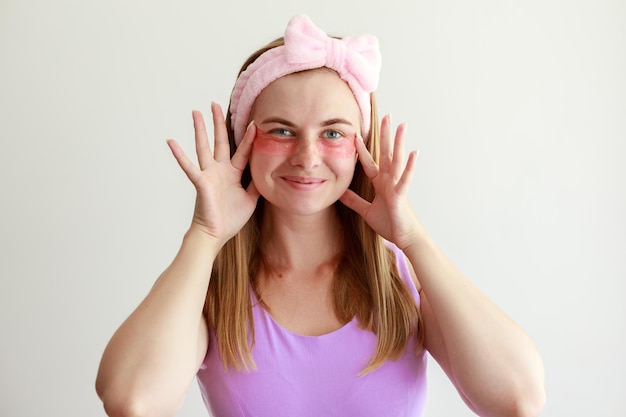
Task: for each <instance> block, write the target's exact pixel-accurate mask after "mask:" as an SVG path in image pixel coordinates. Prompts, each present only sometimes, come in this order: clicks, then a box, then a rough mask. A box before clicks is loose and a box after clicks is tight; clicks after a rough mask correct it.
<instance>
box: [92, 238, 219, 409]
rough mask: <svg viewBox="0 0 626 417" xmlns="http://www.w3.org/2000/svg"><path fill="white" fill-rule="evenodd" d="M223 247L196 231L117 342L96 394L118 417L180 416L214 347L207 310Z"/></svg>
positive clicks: (109, 351)
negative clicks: (191, 386)
mask: <svg viewBox="0 0 626 417" xmlns="http://www.w3.org/2000/svg"><path fill="white" fill-rule="evenodd" d="M217 250H218V248H217V246H216V245H215V243H214V242H213V241H212V240H211V239H210V238H209V237H208V236H207V235H206V234H203V233H201V232H198V231H195V230H190V231H189V232H187V234H186V235H185V237H184V239H183V243H182V245H181V248H180V250H179V252H178V254H177V255H176V257H175V259H174V261H173V262H172V264H171V265H170V266H169V267H168V268H167V269H166V270H165V271H164V272H163V274H162V275H161V276H160V277H159V279H158V280H157V281H156V283H155V284H154V286H153V288H152V289H151V291H150V292H149V294H148V295H147V297H146V298H145V299H144V300H143V301H142V303H141V304H140V305H139V306H138V307H137V309H136V310H135V311H134V312H133V313H132V314H131V315H130V316H129V317H128V319H126V321H125V322H124V323H123V324H122V325H121V326H120V328H119V329H118V330H117V332H116V333H115V334H114V335H113V337H112V338H111V341H110V342H109V344H108V346H107V347H106V349H105V352H104V354H103V356H102V361H101V363H100V368H99V371H98V377H97V380H96V390H97V392H98V395H99V396H100V397H101V399H102V401H103V403H104V406H105V409H106V410H107V413H109V415H112V416H118V415H120V416H136V415H150V416H168V415H174V414H175V412H176V409H177V408H178V407H179V406H180V403H181V402H182V400H183V398H184V395H185V392H186V391H187V388H188V386H189V384H190V383H191V381H192V380H193V377H194V375H195V374H196V372H197V369H198V366H199V360H201V357H202V355H201V352H200V351H201V350H202V349H205V350H206V346H207V343H208V340H207V337H208V336H207V330H206V324H205V321H204V319H203V317H202V308H203V306H204V301H205V297H206V292H207V288H208V283H209V278H210V274H211V268H212V264H213V260H214V259H215V256H216V253H217Z"/></svg>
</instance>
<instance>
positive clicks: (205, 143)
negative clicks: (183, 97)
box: [191, 110, 212, 170]
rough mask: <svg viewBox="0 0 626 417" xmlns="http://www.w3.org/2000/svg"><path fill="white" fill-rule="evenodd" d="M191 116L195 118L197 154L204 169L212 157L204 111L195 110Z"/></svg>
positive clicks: (201, 167) (194, 128)
mask: <svg viewBox="0 0 626 417" xmlns="http://www.w3.org/2000/svg"><path fill="white" fill-rule="evenodd" d="M191 117H192V118H193V130H194V132H195V138H196V155H198V163H199V164H200V169H202V170H204V169H206V167H207V165H208V164H209V163H210V160H211V159H212V156H211V148H210V147H209V138H208V135H207V133H206V126H205V124H204V118H203V117H202V113H201V112H199V111H198V110H194V111H192V112H191Z"/></svg>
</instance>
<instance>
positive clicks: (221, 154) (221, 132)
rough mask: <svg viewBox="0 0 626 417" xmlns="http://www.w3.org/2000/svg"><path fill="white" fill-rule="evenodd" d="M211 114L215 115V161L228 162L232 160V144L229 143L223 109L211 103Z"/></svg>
mask: <svg viewBox="0 0 626 417" xmlns="http://www.w3.org/2000/svg"><path fill="white" fill-rule="evenodd" d="M211 114H212V115H213V138H214V139H213V140H214V141H215V142H214V143H215V145H214V146H215V160H216V161H218V162H226V161H228V160H229V159H230V144H229V143H228V130H226V122H225V121H224V112H223V111H222V107H221V106H220V105H219V104H217V103H215V102H213V103H211Z"/></svg>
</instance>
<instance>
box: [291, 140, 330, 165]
mask: <svg viewBox="0 0 626 417" xmlns="http://www.w3.org/2000/svg"><path fill="white" fill-rule="evenodd" d="M321 161H322V158H321V155H320V151H319V149H318V148H317V140H316V138H309V137H300V138H298V144H297V145H296V149H295V150H294V152H293V154H292V155H291V164H292V165H294V166H298V167H301V168H303V169H307V170H308V169H311V168H315V167H316V166H318V165H319V164H320V163H321Z"/></svg>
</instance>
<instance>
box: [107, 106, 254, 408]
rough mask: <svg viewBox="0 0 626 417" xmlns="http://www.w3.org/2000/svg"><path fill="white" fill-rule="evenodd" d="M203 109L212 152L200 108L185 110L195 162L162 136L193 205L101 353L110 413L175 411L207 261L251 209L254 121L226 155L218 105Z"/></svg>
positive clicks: (188, 371) (199, 332)
mask: <svg viewBox="0 0 626 417" xmlns="http://www.w3.org/2000/svg"><path fill="white" fill-rule="evenodd" d="M211 110H212V113H213V127H214V136H215V151H214V155H212V154H211V150H210V148H209V144H208V138H207V132H206V128H205V125H204V120H203V118H202V115H201V114H200V112H193V121H194V130H195V142H196V154H197V156H198V164H199V166H198V167H196V166H195V165H194V163H193V162H192V161H191V160H190V159H189V158H187V156H186V155H185V153H184V152H183V151H182V149H181V148H180V146H179V145H178V144H177V143H176V142H175V141H173V140H170V141H168V145H169V147H170V149H171V150H172V153H173V154H174V157H175V158H176V160H177V161H178V164H179V165H180V167H181V168H182V170H183V171H184V172H185V174H186V175H187V177H188V178H189V180H190V181H191V182H192V183H193V185H194V187H195V188H196V192H197V198H196V206H195V210H194V215H193V220H192V223H191V227H190V229H189V231H188V232H187V233H186V234H185V237H184V239H183V242H182V245H181V248H180V251H179V252H178V254H177V255H176V258H175V259H174V261H173V262H172V264H171V265H170V266H169V267H168V268H167V269H166V270H165V272H163V274H162V275H161V277H159V279H158V280H157V282H156V283H155V284H154V286H153V288H152V290H151V291H150V293H149V294H148V296H147V297H146V298H145V299H144V300H143V302H142V303H141V304H140V305H139V307H137V309H136V310H135V311H134V312H133V313H132V314H131V315H130V317H128V319H127V320H126V321H125V322H124V323H123V324H122V326H121V327H120V328H119V330H118V331H117V332H116V333H115V334H114V335H113V337H112V338H111V341H110V342H109V344H108V345H107V347H106V349H105V351H104V354H103V356H102V361H101V363H100V369H99V371H98V376H97V380H96V391H97V392H98V395H99V396H100V398H101V399H102V401H103V403H104V408H105V410H106V412H107V414H109V415H110V416H112V417H113V416H114V417H144V416H149V417H161V416H164V417H165V416H174V415H175V414H176V412H177V410H178V408H179V407H180V405H181V404H182V401H183V399H184V396H185V393H186V391H187V388H188V387H189V384H190V383H191V381H192V380H193V377H194V376H195V374H196V373H197V371H198V367H199V366H200V363H201V361H202V359H203V357H204V355H205V353H206V349H207V346H208V343H209V341H208V329H207V324H206V322H205V320H204V318H203V315H202V310H203V307H204V302H205V298H206V293H207V290H208V286H209V279H210V276H211V269H212V266H213V261H214V260H215V257H216V255H217V253H218V251H219V250H220V249H221V247H222V246H223V245H224V243H226V241H228V240H229V239H230V238H231V237H232V236H234V235H235V234H236V233H237V232H238V231H239V230H240V229H241V228H242V227H243V225H244V224H245V223H246V222H247V221H248V219H249V218H250V216H252V213H253V212H254V209H255V207H256V202H257V200H258V198H259V193H258V191H257V190H256V188H255V187H254V183H251V184H250V186H249V187H248V189H247V190H244V189H243V188H242V186H241V174H242V172H243V170H244V168H245V167H246V164H247V162H248V158H249V155H250V149H251V146H252V141H253V140H254V133H255V128H254V126H253V125H251V126H249V127H248V130H247V131H246V134H245V135H244V138H243V140H242V142H241V144H240V145H239V147H238V148H237V151H236V152H235V154H234V155H233V157H232V159H231V157H230V148H229V144H228V134H227V132H226V126H225V123H224V115H223V113H222V110H221V108H220V107H219V106H218V105H217V104H215V103H214V104H213V105H212V107H211Z"/></svg>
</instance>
